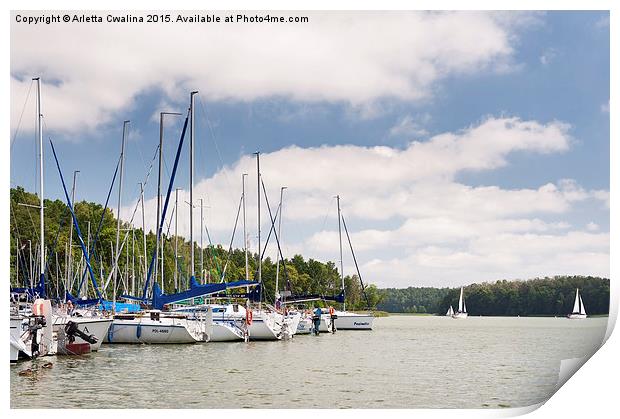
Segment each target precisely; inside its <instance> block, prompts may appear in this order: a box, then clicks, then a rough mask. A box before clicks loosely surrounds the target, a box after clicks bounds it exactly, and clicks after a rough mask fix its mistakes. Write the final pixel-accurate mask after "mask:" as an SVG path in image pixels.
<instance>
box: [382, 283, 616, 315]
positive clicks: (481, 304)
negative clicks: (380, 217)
mask: <svg viewBox="0 0 620 419" xmlns="http://www.w3.org/2000/svg"><path fill="white" fill-rule="evenodd" d="M577 288H579V292H580V294H581V298H582V300H583V304H584V306H585V308H586V311H587V312H588V314H608V313H609V279H607V278H599V277H593V276H554V277H546V278H535V279H530V280H526V281H518V280H515V281H507V280H500V281H496V282H493V283H489V282H483V283H479V284H472V285H468V286H466V287H464V289H463V292H464V296H465V302H466V306H467V312H468V313H469V314H470V315H474V316H477V315H482V316H533V315H547V316H563V315H566V314H568V313H570V312H572V309H573V303H574V301H575V291H576V289H577ZM460 291H461V290H460V288H414V287H409V288H404V289H397V288H387V289H381V290H380V294H381V300H380V302H379V304H378V305H377V308H378V309H380V310H385V311H389V312H398V313H432V314H445V313H446V311H447V310H448V307H449V306H450V305H452V307H453V308H454V309H455V310H456V308H457V307H458V301H459V294H460Z"/></svg>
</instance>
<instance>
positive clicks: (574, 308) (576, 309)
mask: <svg viewBox="0 0 620 419" xmlns="http://www.w3.org/2000/svg"><path fill="white" fill-rule="evenodd" d="M573 313H580V311H579V288H577V293H576V294H575V304H573Z"/></svg>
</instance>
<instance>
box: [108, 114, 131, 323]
mask: <svg viewBox="0 0 620 419" xmlns="http://www.w3.org/2000/svg"><path fill="white" fill-rule="evenodd" d="M128 125H129V121H123V139H122V141H121V167H120V170H121V173H120V177H119V180H118V204H117V207H116V208H117V211H116V251H115V252H114V254H115V255H117V256H118V253H119V244H120V243H119V240H120V233H121V201H122V195H123V172H124V169H125V137H126V135H127V126H128ZM112 260H113V261H114V259H112ZM113 263H114V262H113ZM117 282H118V260H117V263H114V287H113V292H112V313H115V312H116V290H117V287H118V283H117Z"/></svg>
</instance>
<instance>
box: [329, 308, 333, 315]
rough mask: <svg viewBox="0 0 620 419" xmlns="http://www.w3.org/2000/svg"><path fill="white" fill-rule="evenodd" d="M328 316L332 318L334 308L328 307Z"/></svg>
mask: <svg viewBox="0 0 620 419" xmlns="http://www.w3.org/2000/svg"><path fill="white" fill-rule="evenodd" d="M329 315H330V316H332V317H333V316H334V307H332V306H330V307H329Z"/></svg>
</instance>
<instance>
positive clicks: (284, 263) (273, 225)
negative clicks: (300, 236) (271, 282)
mask: <svg viewBox="0 0 620 419" xmlns="http://www.w3.org/2000/svg"><path fill="white" fill-rule="evenodd" d="M260 183H261V184H262V185H263V192H264V196H265V202H266V203H267V210H269V218H270V219H271V229H272V230H273V236H274V237H275V239H276V244H277V245H278V252H279V253H280V260H281V261H282V266H283V267H284V278H285V279H286V281H287V282H288V281H289V277H288V273H287V271H286V262H285V260H284V256H283V255H282V249H281V248H280V239H279V238H278V233H277V232H276V219H275V218H274V217H273V215H272V214H271V207H270V206H269V199H268V198H267V189H266V188H265V182H264V181H263V178H262V177H261V179H260ZM281 209H282V208H280V205H278V211H279V212H280V217H282V212H281ZM276 216H277V213H276Z"/></svg>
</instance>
